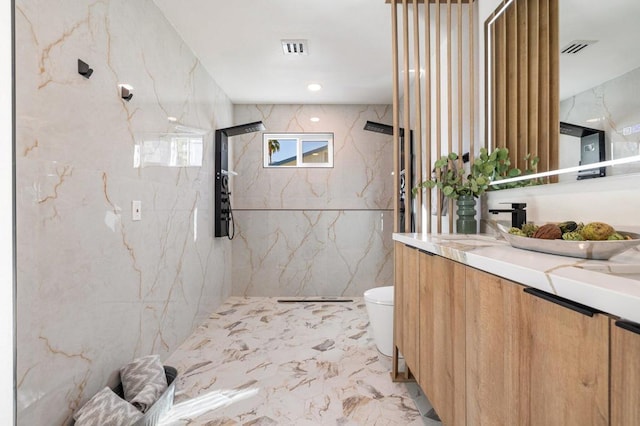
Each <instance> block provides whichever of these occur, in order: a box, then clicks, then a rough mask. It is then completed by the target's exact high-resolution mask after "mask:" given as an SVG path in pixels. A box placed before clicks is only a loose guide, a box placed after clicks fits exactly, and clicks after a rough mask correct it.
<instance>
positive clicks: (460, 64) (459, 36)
mask: <svg viewBox="0 0 640 426" xmlns="http://www.w3.org/2000/svg"><path fill="white" fill-rule="evenodd" d="M456 11H457V12H458V15H457V18H458V21H457V25H456V27H457V28H456V29H457V41H458V64H457V69H458V104H457V107H458V117H457V118H458V148H457V151H458V153H460V158H459V159H458V165H459V166H460V167H462V154H463V150H464V148H463V146H462V141H463V136H464V135H463V130H462V124H463V122H464V120H463V117H464V108H463V105H464V104H463V103H462V69H463V67H464V63H463V62H462V39H463V36H462V2H461V0H458V4H457V6H456ZM471 156H472V157H473V155H471Z"/></svg>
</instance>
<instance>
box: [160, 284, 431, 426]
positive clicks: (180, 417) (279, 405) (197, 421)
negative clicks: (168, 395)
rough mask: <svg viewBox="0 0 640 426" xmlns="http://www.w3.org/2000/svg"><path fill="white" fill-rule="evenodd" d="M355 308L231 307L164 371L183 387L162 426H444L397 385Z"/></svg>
mask: <svg viewBox="0 0 640 426" xmlns="http://www.w3.org/2000/svg"><path fill="white" fill-rule="evenodd" d="M352 300H353V301H352V302H332V301H330V302H304V303H278V299H277V298H262V297H255V298H244V297H231V298H230V299H228V300H227V301H226V302H225V303H224V304H223V305H222V306H221V307H220V309H219V310H218V311H217V312H216V313H214V314H212V315H211V316H210V318H209V320H208V321H206V322H205V323H204V324H202V325H201V326H200V327H199V328H198V329H197V330H196V331H195V332H194V333H193V334H192V335H191V336H190V337H189V338H188V339H187V340H186V341H185V342H184V343H183V344H182V345H181V346H180V347H179V348H178V349H177V350H176V351H175V352H174V353H173V354H172V355H171V356H170V357H169V358H168V359H167V360H166V361H165V364H166V365H171V366H174V367H176V368H177V369H178V378H177V379H176V380H177V387H176V398H175V404H174V407H173V409H172V410H171V412H170V413H169V414H168V416H167V417H165V419H164V421H163V423H162V424H163V425H207V426H217V425H220V426H222V425H225V426H226V425H425V424H427V425H439V424H440V423H437V422H432V421H430V420H428V419H425V418H424V417H423V415H422V414H421V412H420V411H423V410H424V409H425V407H427V408H430V407H428V402H426V404H427V405H425V404H424V402H419V403H418V405H420V406H421V407H420V408H421V410H420V411H419V410H418V409H417V408H416V402H415V401H414V398H416V397H417V398H420V396H421V395H420V394H421V392H420V391H419V388H418V390H415V389H413V390H412V388H411V387H407V386H406V385H404V384H400V383H393V382H392V381H391V378H390V375H389V371H390V369H391V359H390V358H388V357H385V356H383V355H381V354H379V352H378V351H377V350H376V347H375V344H374V342H373V339H372V337H371V335H370V333H369V330H368V318H367V314H366V310H365V304H364V301H363V300H362V298H352ZM412 393H413V394H414V395H413V396H412V395H411V394H412ZM422 398H424V397H423V396H422Z"/></svg>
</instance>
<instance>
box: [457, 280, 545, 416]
mask: <svg viewBox="0 0 640 426" xmlns="http://www.w3.org/2000/svg"><path fill="white" fill-rule="evenodd" d="M466 297H467V306H466V326H467V332H466V363H467V382H466V394H467V424H468V425H478V426H480V425H487V426H511V425H529V424H533V423H531V422H529V418H528V412H527V409H526V405H524V404H523V399H524V398H523V396H524V395H526V393H527V392H528V383H527V380H526V376H524V375H523V374H522V372H523V371H524V370H525V369H526V363H527V359H526V352H525V351H524V350H523V349H524V348H523V347H522V342H523V340H524V334H526V324H527V321H526V317H525V315H526V312H525V311H524V310H523V305H522V286H520V285H518V284H516V283H513V282H511V281H508V280H505V279H502V278H500V277H497V276H495V275H491V274H488V273H486V272H482V271H479V270H477V269H473V268H467V279H466Z"/></svg>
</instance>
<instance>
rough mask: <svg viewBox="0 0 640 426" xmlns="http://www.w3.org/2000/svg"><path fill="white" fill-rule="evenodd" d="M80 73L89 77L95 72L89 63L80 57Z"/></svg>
mask: <svg viewBox="0 0 640 426" xmlns="http://www.w3.org/2000/svg"><path fill="white" fill-rule="evenodd" d="M78 74H80V75H81V76H83V77H84V78H89V77H91V74H93V69H92V68H89V64H87V63H86V62H85V61H83V60H82V59H78Z"/></svg>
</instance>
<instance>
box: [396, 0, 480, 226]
mask: <svg viewBox="0 0 640 426" xmlns="http://www.w3.org/2000/svg"><path fill="white" fill-rule="evenodd" d="M387 3H391V5H392V13H391V15H392V38H393V40H392V46H393V65H394V92H393V93H394V99H393V105H394V133H397V129H399V127H400V121H401V120H402V126H403V127H404V128H405V132H406V136H407V137H405V145H404V154H405V156H404V162H405V164H408V163H409V162H410V161H413V170H414V179H415V182H416V183H419V182H422V181H423V180H424V179H425V178H428V177H431V174H432V167H433V162H434V161H435V159H437V158H439V157H441V156H442V155H446V154H447V153H450V152H457V153H458V154H460V156H462V154H463V153H465V152H471V155H470V156H471V158H473V157H474V155H475V151H474V149H476V143H475V141H474V140H473V139H474V129H473V126H474V122H475V121H474V118H475V117H474V115H475V96H474V95H475V84H474V81H473V78H474V75H475V74H476V70H475V69H474V58H473V54H474V28H473V27H474V6H473V1H472V0H471V1H470V0H428V1H425V0H387ZM399 10H401V13H399ZM465 10H466V15H465ZM421 12H422V13H421ZM465 16H466V17H467V18H466V19H465ZM411 26H413V31H412V32H411V33H410V31H409V28H410V27H411ZM399 28H400V29H399ZM465 31H466V32H468V37H465V36H464V35H465ZM400 33H401V34H402V35H401V37H402V50H399V49H398V42H399V37H400ZM421 45H424V48H421ZM411 46H413V51H412V52H411V49H410V47H411ZM399 64H402V65H401V66H400V65H399ZM399 68H401V69H402V71H400V69H399ZM409 69H413V70H414V72H413V73H412V74H410V73H409V72H408V70H409ZM400 76H401V78H403V81H402V84H401V83H400V82H399V81H398V78H399V77H400ZM412 79H413V81H412ZM412 83H413V85H414V86H413V89H414V90H413V91H412V92H411V91H410V88H411V84H412ZM422 87H424V90H422ZM401 89H402V90H401ZM400 110H402V114H400V113H399V112H398V113H397V114H396V111H400ZM400 115H402V118H401V117H400ZM409 129H411V130H413V131H414V136H415V138H414V158H413V159H412V158H411V156H410V148H409V145H408V144H409V141H410V138H409V131H410V130H409ZM396 145H397V141H396ZM396 155H397V153H396ZM395 160H396V161H395V164H396V170H395V175H396V176H399V175H398V173H399V170H397V167H398V166H397V164H398V161H397V158H396V159H395ZM459 166H462V158H461V159H460V163H459ZM396 180H397V179H396ZM407 182H409V179H407ZM397 193H398V191H396V194H397ZM410 193H411V188H407V194H408V195H409V194H410ZM423 195H424V197H423ZM413 202H414V204H413V205H414V207H415V217H414V219H415V229H416V232H423V230H426V231H432V230H434V231H436V232H442V231H443V220H446V221H447V222H448V223H447V225H448V227H447V229H448V230H449V231H452V230H453V223H454V220H453V218H454V214H453V213H454V212H455V211H454V205H453V202H452V201H451V200H449V199H445V198H444V197H442V196H441V194H438V195H437V196H436V197H433V196H432V193H431V191H424V192H420V193H418V194H416V196H415V198H414V199H413ZM444 203H448V205H446V207H447V209H446V212H445V204H444ZM432 211H434V212H435V214H434V216H435V218H432V215H431V212H432ZM423 212H426V217H424V218H423ZM445 213H446V216H445ZM397 214H398V212H397V210H396V211H395V217H394V219H395V223H398V220H397ZM406 214H407V216H405V223H410V220H411V218H410V216H409V214H410V212H409V211H408V209H407V212H406ZM433 219H435V223H434V222H433Z"/></svg>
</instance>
